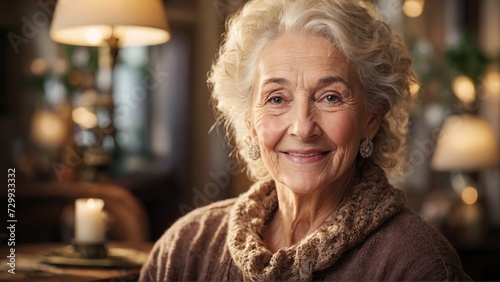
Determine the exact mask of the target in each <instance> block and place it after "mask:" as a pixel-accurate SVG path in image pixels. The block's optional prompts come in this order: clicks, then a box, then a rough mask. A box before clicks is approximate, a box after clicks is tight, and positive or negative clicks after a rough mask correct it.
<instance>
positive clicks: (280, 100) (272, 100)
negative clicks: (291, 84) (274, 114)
mask: <svg viewBox="0 0 500 282" xmlns="http://www.w3.org/2000/svg"><path fill="white" fill-rule="evenodd" d="M267 101H268V102H270V103H271V104H281V103H283V98H281V97H278V96H274V97H271V98H269V100H267Z"/></svg>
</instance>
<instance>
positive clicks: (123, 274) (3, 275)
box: [0, 242, 152, 281]
mask: <svg viewBox="0 0 500 282" xmlns="http://www.w3.org/2000/svg"><path fill="white" fill-rule="evenodd" d="M67 246H68V244H63V243H43V244H22V245H16V248H15V250H16V252H15V257H16V265H15V267H16V268H15V274H11V273H9V272H8V270H9V268H10V267H9V265H8V264H7V263H8V262H7V263H6V259H7V256H9V250H10V248H8V247H7V246H5V245H4V244H2V247H1V248H0V254H1V257H0V258H1V265H0V281H137V279H138V276H139V272H140V264H141V263H144V262H145V260H146V259H147V256H148V254H149V252H150V251H151V248H152V244H151V243H147V242H140V243H137V242H133V243H130V242H119V243H118V242H114V243H109V244H108V245H107V248H108V253H110V254H112V255H117V256H120V257H124V258H126V259H127V260H128V259H130V260H131V261H133V262H134V263H137V264H138V265H137V266H132V267H124V266H120V267H113V266H108V267H105V268H103V267H86V266H82V265H80V266H73V265H63V266H61V265H52V264H47V263H45V262H44V261H46V258H47V256H46V254H48V253H50V252H51V251H53V250H56V249H61V248H64V247H67Z"/></svg>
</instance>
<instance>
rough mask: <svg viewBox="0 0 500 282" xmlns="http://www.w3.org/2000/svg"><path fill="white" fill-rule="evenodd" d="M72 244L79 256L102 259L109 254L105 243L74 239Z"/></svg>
mask: <svg viewBox="0 0 500 282" xmlns="http://www.w3.org/2000/svg"><path fill="white" fill-rule="evenodd" d="M71 245H72V246H73V248H74V249H75V252H76V254H77V255H78V257H79V258H84V259H100V258H105V257H107V255H108V251H107V248H106V244H105V243H80V242H76V241H75V240H72V241H71Z"/></svg>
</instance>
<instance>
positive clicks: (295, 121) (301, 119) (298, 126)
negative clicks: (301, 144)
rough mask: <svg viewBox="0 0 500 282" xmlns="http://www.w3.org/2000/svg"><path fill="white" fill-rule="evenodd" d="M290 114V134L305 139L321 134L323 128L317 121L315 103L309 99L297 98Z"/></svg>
mask: <svg viewBox="0 0 500 282" xmlns="http://www.w3.org/2000/svg"><path fill="white" fill-rule="evenodd" d="M289 114H290V115H289V116H288V118H289V119H290V126H289V128H288V133H289V134H290V135H292V136H294V137H296V138H298V139H300V140H301V141H305V140H308V139H311V138H314V137H317V136H319V135H320V134H321V129H320V128H319V126H318V124H317V122H316V114H315V110H314V105H313V103H312V102H310V101H309V100H308V99H296V100H295V101H294V103H293V105H292V109H291V111H290V112H289Z"/></svg>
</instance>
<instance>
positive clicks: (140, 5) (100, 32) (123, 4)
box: [50, 0, 170, 165]
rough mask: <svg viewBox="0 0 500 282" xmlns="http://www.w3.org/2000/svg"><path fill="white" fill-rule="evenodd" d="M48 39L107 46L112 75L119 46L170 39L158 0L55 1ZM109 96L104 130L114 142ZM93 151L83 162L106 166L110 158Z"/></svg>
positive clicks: (74, 43)
mask: <svg viewBox="0 0 500 282" xmlns="http://www.w3.org/2000/svg"><path fill="white" fill-rule="evenodd" d="M50 36H51V38H52V39H53V40H54V41H56V42H59V43H63V44H69V45H79V46H107V47H109V55H110V56H109V60H108V62H109V64H110V66H109V67H110V69H111V73H113V70H114V66H115V63H116V58H117V55H118V50H119V48H120V47H123V46H134V45H135V46H138V45H142V46H144V45H156V44H162V43H165V42H167V41H168V40H169V39H170V32H169V27H168V22H167V17H166V13H165V7H164V4H163V2H162V0H71V1H58V2H57V5H56V7H55V11H54V17H53V20H52V25H51V28H50ZM112 76H113V75H111V77H112ZM112 88H113V79H111V89H112ZM111 93H112V90H110V91H109V94H110V99H108V100H109V101H110V104H111V105H109V106H108V108H109V112H110V116H111V124H110V125H109V126H108V127H107V128H106V131H107V132H111V136H112V137H113V142H114V135H115V128H114V125H113V122H112V120H113V111H114V109H113V107H114V106H113V100H112V98H111V97H112V95H111ZM101 142H102V140H101ZM114 143H115V144H116V142H114ZM97 147H99V146H97ZM95 149H97V151H98V152H96V154H93V156H84V160H85V161H86V163H94V164H97V165H101V164H109V162H110V157H109V155H108V154H103V153H102V152H103V151H104V150H103V149H102V144H101V146H100V148H95ZM99 151H100V152H99ZM90 155H92V154H90ZM87 157H89V158H87ZM87 159H88V161H87Z"/></svg>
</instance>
